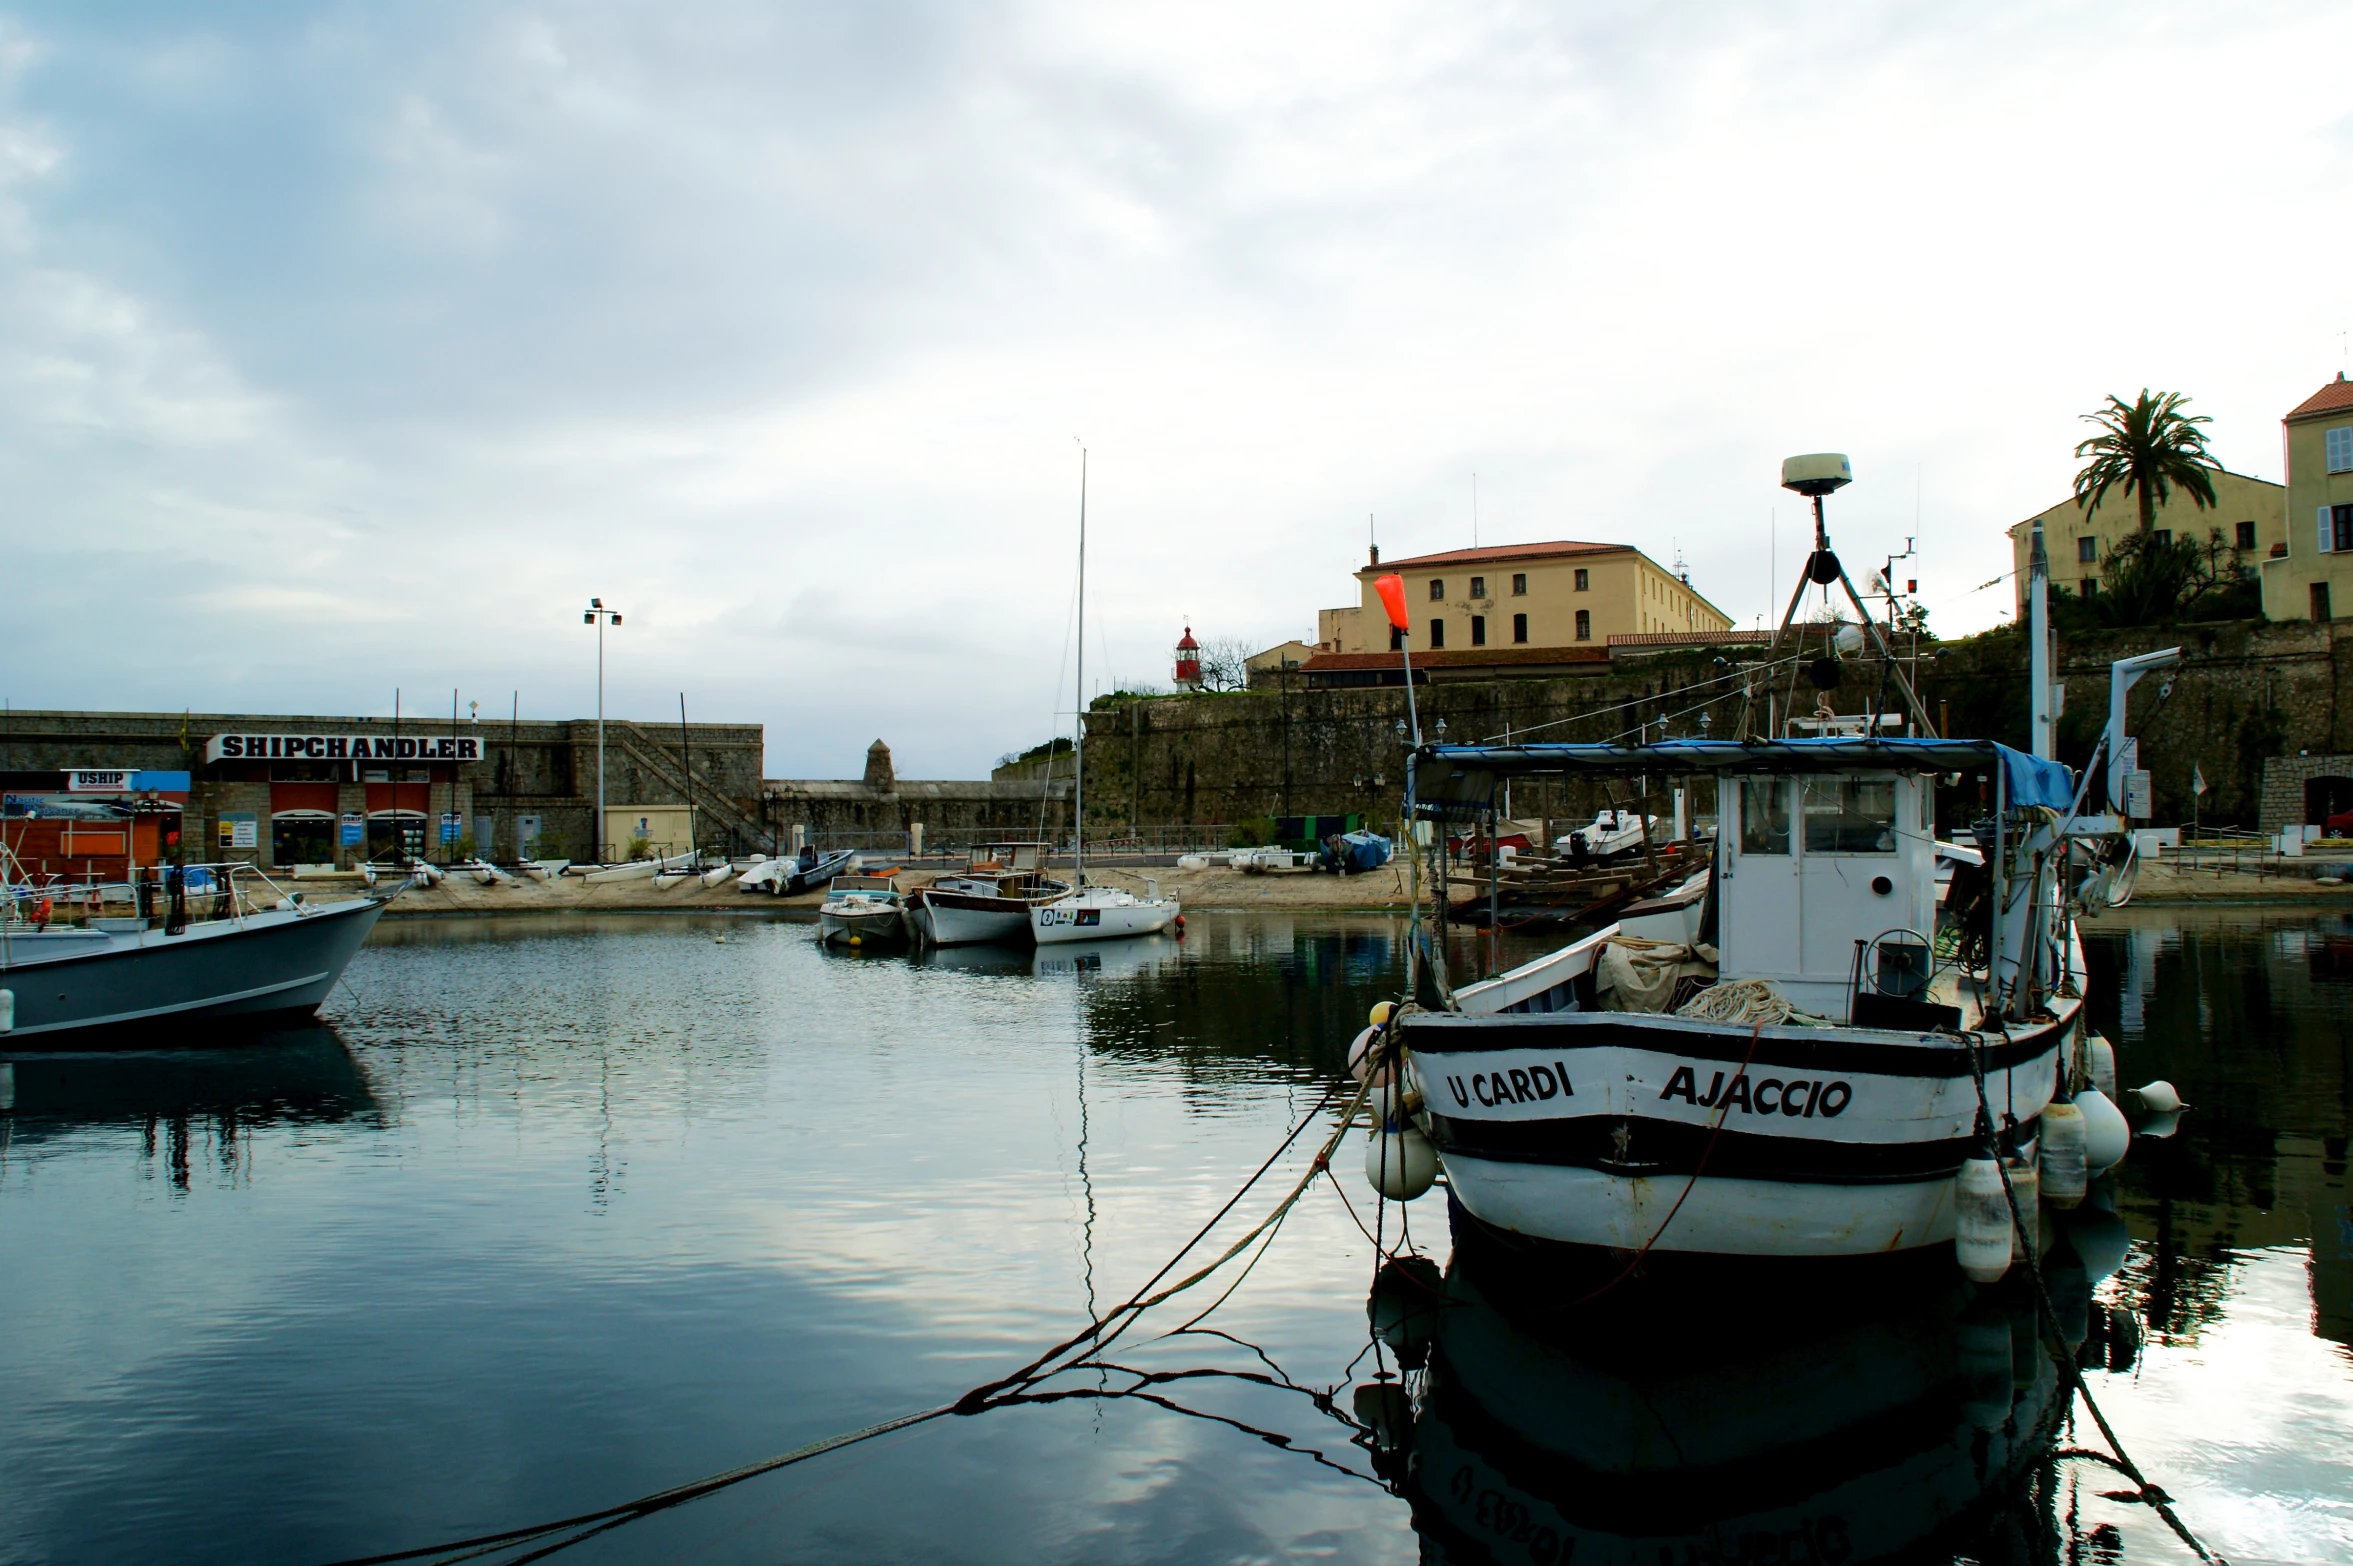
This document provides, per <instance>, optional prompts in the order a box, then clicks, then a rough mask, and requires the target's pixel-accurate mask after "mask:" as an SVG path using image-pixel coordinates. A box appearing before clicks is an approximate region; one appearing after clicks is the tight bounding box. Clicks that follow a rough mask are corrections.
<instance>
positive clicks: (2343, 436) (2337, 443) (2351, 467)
mask: <svg viewBox="0 0 2353 1566" xmlns="http://www.w3.org/2000/svg"><path fill="white" fill-rule="evenodd" d="M2328 470H2329V471H2330V472H2331V473H2353V424H2340V425H2338V426H2337V427H2336V428H2335V429H2333V430H2330V431H2329V432H2328Z"/></svg>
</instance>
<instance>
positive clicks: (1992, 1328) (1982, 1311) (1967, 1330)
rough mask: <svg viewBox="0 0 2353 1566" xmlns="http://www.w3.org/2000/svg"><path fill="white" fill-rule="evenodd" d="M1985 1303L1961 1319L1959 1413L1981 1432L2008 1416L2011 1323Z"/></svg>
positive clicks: (1993, 1426)
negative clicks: (1989, 1308)
mask: <svg viewBox="0 0 2353 1566" xmlns="http://www.w3.org/2000/svg"><path fill="white" fill-rule="evenodd" d="M1986 1167H1987V1168H1988V1169H1990V1168H1992V1167H1993V1166H1992V1165H1991V1164H1990V1163H1989V1164H1987V1166H1986ZM1987 1304H1988V1302H1987V1301H1984V1300H1980V1301H1978V1302H1977V1305H1976V1307H1975V1310H1974V1313H1973V1314H1970V1315H1966V1316H1963V1317H1962V1318H1961V1324H1960V1331H1959V1333H1958V1337H1959V1340H1960V1341H1959V1343H1958V1345H1957V1346H1958V1347H1959V1349H1960V1356H1959V1357H1960V1362H1961V1386H1962V1389H1963V1390H1962V1393H1961V1412H1962V1413H1963V1414H1964V1415H1965V1416H1966V1417H1967V1418H1968V1420H1969V1422H1970V1423H1971V1424H1973V1425H1975V1426H1976V1427H1977V1428H1978V1429H1980V1430H1999V1429H2000V1428H2001V1427H2002V1422H2003V1421H2004V1420H2006V1419H2008V1418H2009V1417H2010V1324H2009V1322H2007V1321H2005V1320H2003V1319H2002V1318H2001V1317H2000V1316H1998V1315H1995V1314H1994V1313H1993V1312H1992V1311H1990V1310H1988V1309H1986V1306H1987Z"/></svg>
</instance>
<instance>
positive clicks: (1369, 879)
mask: <svg viewBox="0 0 2353 1566" xmlns="http://www.w3.org/2000/svg"><path fill="white" fill-rule="evenodd" d="M937 873H938V872H934V871H929V870H917V871H907V872H904V873H902V874H901V876H900V884H901V885H902V886H908V887H915V886H920V885H923V884H925V883H927V882H929V881H931V880H932V879H933V878H934V876H935V875H936V874H937ZM1088 877H1089V879H1091V880H1095V881H1098V882H1101V883H1103V884H1106V885H1111V886H1125V887H1128V888H1129V889H1131V890H1133V891H1135V892H1137V893H1138V894H1141V893H1142V892H1143V891H1144V881H1145V878H1146V877H1150V878H1152V879H1154V880H1156V881H1157V882H1158V883H1159V885H1160V890H1161V892H1162V894H1163V895H1165V896H1169V897H1174V898H1176V899H1177V900H1178V901H1179V902H1180V903H1182V904H1184V906H1185V907H1187V908H1199V909H1203V910H1208V909H1213V908H1216V909H1226V908H1283V909H1302V908H1322V909H1333V910H1374V911H1380V910H1388V909H1396V908H1403V907H1405V906H1406V896H1405V875H1404V872H1403V870H1402V869H1398V868H1393V867H1383V868H1382V869H1379V870H1376V871H1374V872H1372V873H1371V874H1369V875H1351V876H1337V875H1322V874H1318V873H1315V872H1311V871H1292V872H1290V873H1287V874H1286V873H1283V872H1280V871H1274V872H1268V873H1266V874H1256V875H1254V874H1248V873H1245V872H1242V871H1238V870H1228V869H1223V868H1216V869H1209V870H1177V869H1172V868H1165V867H1163V868H1159V869H1144V870H1126V869H1118V868H1113V869H1107V870H1100V871H1098V870H1094V869H1092V868H1090V869H1089V871H1088ZM359 884H360V883H359V881H358V880H357V878H351V879H350V880H348V881H346V880H345V879H344V878H342V877H334V878H321V879H318V880H305V881H304V882H302V883H301V886H302V890H303V891H304V893H305V895H306V896H309V897H311V898H315V899H317V900H319V901H326V900H327V899H330V898H333V897H336V896H340V895H346V894H347V892H348V891H351V890H356V889H357V888H358V886H359ZM824 900H825V897H824V894H823V893H822V892H804V893H802V894H800V895H799V896H797V897H771V896H770V895H768V894H767V893H766V892H739V891H737V890H736V889H735V884H734V883H733V882H732V881H730V882H727V883H725V884H723V885H720V886H716V887H704V886H701V885H699V884H697V883H695V882H693V881H687V882H682V883H680V884H679V885H677V886H673V887H671V888H669V889H668V890H666V891H665V890H659V889H657V888H656V887H655V886H654V884H653V882H652V881H651V880H643V881H618V882H608V883H605V884H604V885H600V886H591V885H589V884H588V883H587V881H585V880H583V879H582V878H580V877H578V876H564V877H561V878H560V879H558V880H555V881H525V880H517V881H513V882H501V883H498V884H495V885H492V886H482V885H480V884H478V883H477V882H475V881H474V880H473V879H472V878H471V877H467V876H449V877H445V878H444V879H443V880H442V882H441V884H440V885H438V886H432V887H422V886H412V887H409V888H407V889H406V890H404V891H403V892H402V893H401V894H400V896H399V898H398V899H397V900H396V901H395V902H394V903H393V905H392V906H391V907H390V908H389V909H387V910H386V911H385V917H387V918H425V917H434V916H442V917H448V916H455V915H475V914H559V913H651V912H661V911H676V912H691V913H724V914H743V915H750V916H754V917H768V918H788V919H789V918H795V917H799V918H810V917H814V916H815V914H816V912H817V905H818V904H819V903H821V902H823V901H824Z"/></svg>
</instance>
